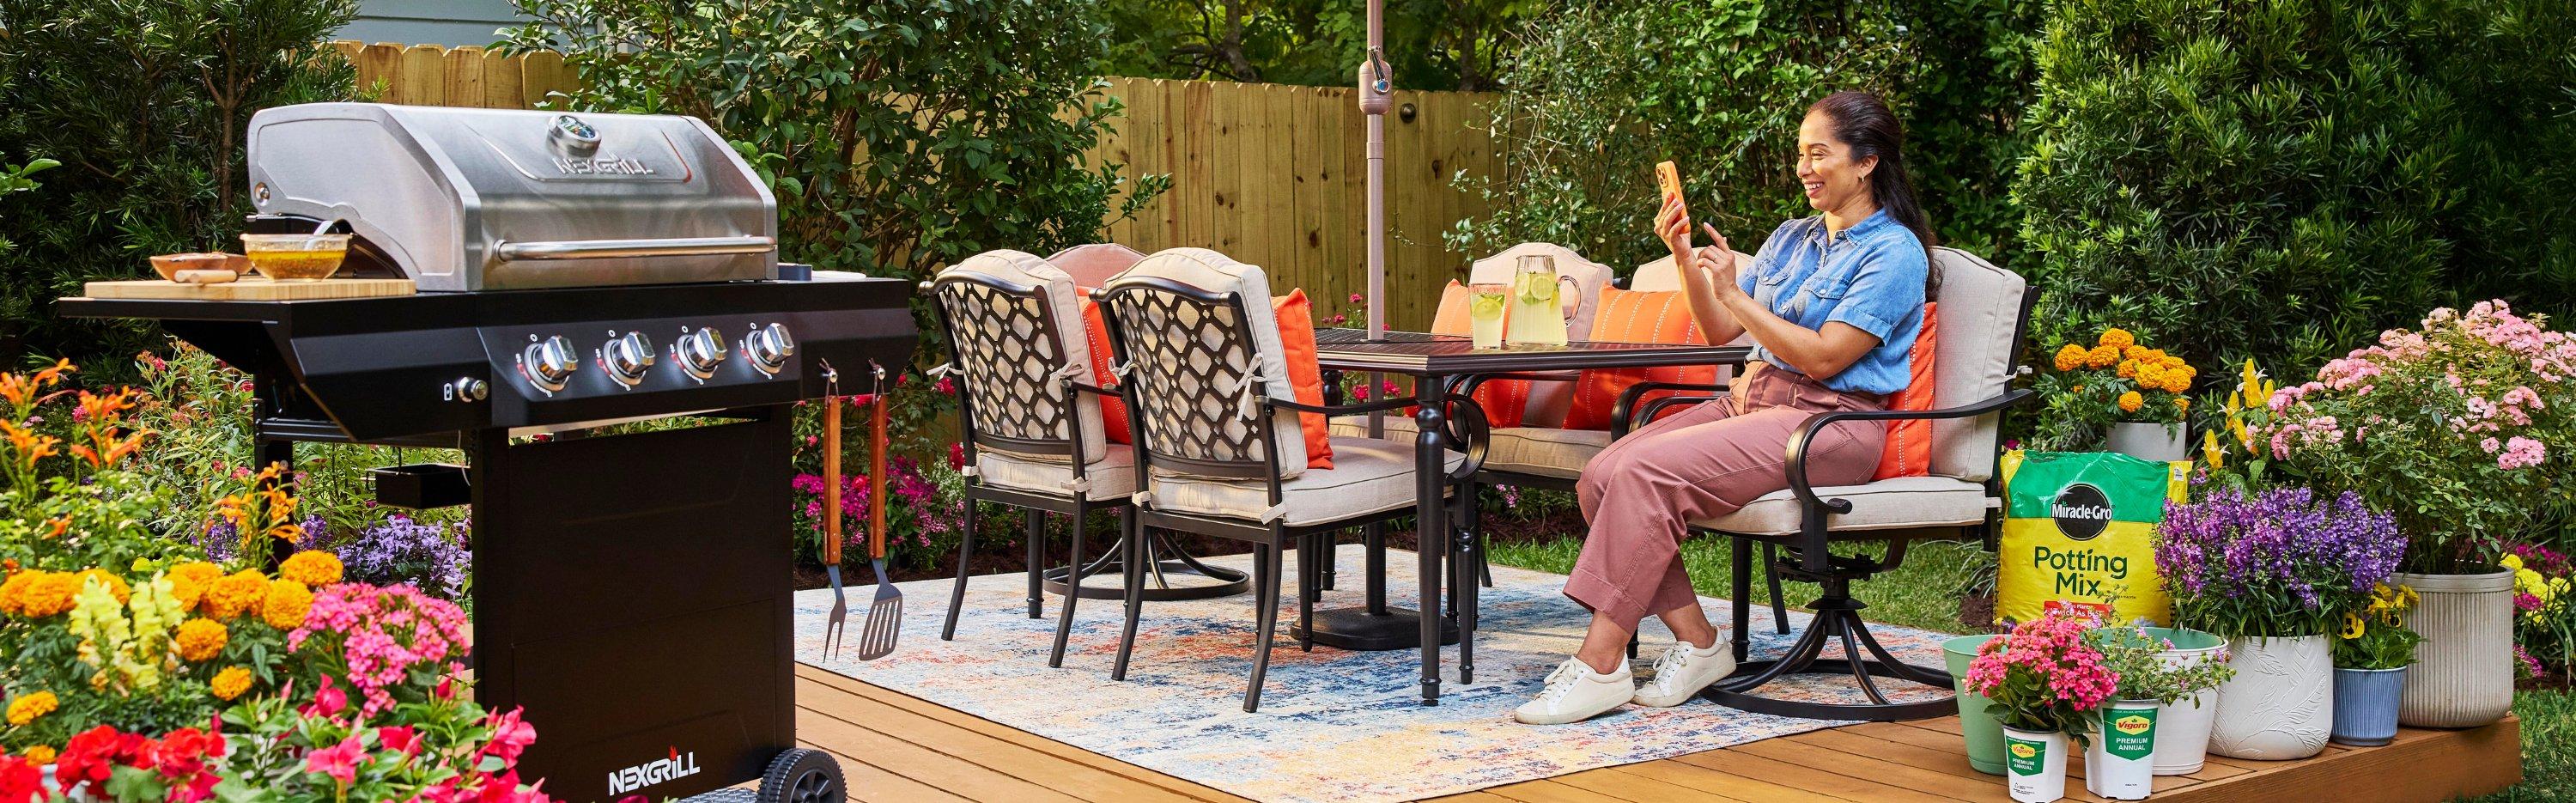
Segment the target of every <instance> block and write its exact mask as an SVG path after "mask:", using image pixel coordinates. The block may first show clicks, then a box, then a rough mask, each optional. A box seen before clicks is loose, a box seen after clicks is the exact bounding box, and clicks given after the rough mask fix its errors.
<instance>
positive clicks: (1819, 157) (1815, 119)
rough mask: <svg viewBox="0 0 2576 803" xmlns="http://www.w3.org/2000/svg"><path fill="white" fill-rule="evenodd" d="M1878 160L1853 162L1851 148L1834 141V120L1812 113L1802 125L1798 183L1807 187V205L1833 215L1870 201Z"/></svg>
mask: <svg viewBox="0 0 2576 803" xmlns="http://www.w3.org/2000/svg"><path fill="white" fill-rule="evenodd" d="M1877 166H1878V157H1876V156H1871V157H1868V158H1865V159H1857V160H1855V159H1853V158H1852V156H1851V146H1850V145H1848V144H1845V143H1844V142H1843V141H1842V140H1839V139H1835V138H1834V120H1833V118H1832V117H1828V116H1826V115H1825V113H1823V112H1808V113H1807V119H1806V121H1805V122H1802V123H1799V124H1798V181H1799V183H1800V184H1802V185H1804V186H1805V187H1806V191H1807V205H1808V206H1812V207H1815V208H1816V209H1817V210H1818V211H1823V212H1832V211H1836V210H1841V209H1848V208H1851V205H1852V202H1854V201H1864V200H1868V199H1869V197H1870V195H1869V171H1870V170H1871V169H1872V168H1875V167H1877Z"/></svg>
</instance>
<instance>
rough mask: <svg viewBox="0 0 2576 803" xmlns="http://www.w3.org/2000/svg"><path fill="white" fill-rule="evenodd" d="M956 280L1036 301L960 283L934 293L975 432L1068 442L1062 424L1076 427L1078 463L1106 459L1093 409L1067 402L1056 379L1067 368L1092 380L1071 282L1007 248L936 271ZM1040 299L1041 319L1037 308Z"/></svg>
mask: <svg viewBox="0 0 2576 803" xmlns="http://www.w3.org/2000/svg"><path fill="white" fill-rule="evenodd" d="M961 274H971V275H975V276H981V277H985V278H989V279H993V280H996V281H1000V282H1004V283H1008V284H1015V285H1021V286H1026V287H1032V288H1035V289H1036V290H1037V299H1021V298H1014V297H1011V296H1007V295H1003V294H1000V293H989V292H983V291H979V290H970V289H967V288H968V287H970V286H965V285H949V286H943V288H942V290H941V297H940V300H939V303H940V304H941V305H942V311H943V312H945V313H947V314H948V318H947V319H948V325H949V327H950V331H951V334H952V336H953V337H955V339H956V346H957V352H958V353H957V354H956V355H955V359H956V363H957V366H958V368H960V369H962V373H961V375H960V377H959V379H960V380H961V381H962V382H963V383H964V385H965V386H966V399H967V403H968V404H970V405H972V408H971V412H972V413H973V415H974V417H975V429H976V430H977V431H978V432H981V433H986V434H991V435H998V436H1002V437H1006V438H1016V439H1022V440H1060V441H1070V440H1072V438H1073V433H1072V432H1071V431H1070V429H1071V425H1070V424H1069V423H1068V422H1070V421H1079V422H1080V423H1081V430H1082V438H1081V441H1080V443H1079V444H1078V446H1079V447H1080V449H1081V453H1082V455H1083V456H1084V458H1085V459H1086V460H1096V459H1099V458H1100V456H1102V455H1104V454H1107V453H1108V445H1107V443H1108V441H1107V437H1106V434H1107V433H1106V430H1104V429H1103V427H1102V426H1101V416H1100V406H1099V405H1097V404H1076V403H1074V400H1073V399H1072V398H1071V397H1070V396H1069V395H1068V394H1067V393H1066V392H1065V391H1064V385H1063V383H1062V382H1060V381H1058V379H1057V377H1056V373H1057V372H1058V371H1060V370H1068V369H1070V368H1072V367H1078V368H1079V371H1080V373H1078V374H1074V376H1075V378H1079V379H1089V378H1090V377H1091V376H1092V366H1093V360H1092V355H1091V341H1090V339H1089V337H1087V336H1086V335H1085V334H1084V332H1083V330H1082V310H1081V307H1080V306H1079V305H1078V304H1077V303H1076V299H1077V298H1078V296H1076V295H1075V293H1074V288H1073V277H1071V276H1067V275H1065V273H1064V271H1062V270H1058V269H1056V267H1055V266H1053V265H1049V264H1047V261H1046V260H1043V259H1039V258H1037V257H1035V256H1032V255H1029V254H1025V253H1021V252H1018V251H1010V250H998V251H986V252H984V253H981V254H976V255H974V256H971V257H967V258H966V259H965V260H964V261H961V262H958V263H957V264H955V265H951V266H949V267H948V268H947V269H946V270H943V271H940V272H939V275H940V277H942V278H945V277H950V276H956V275H961ZM1041 300H1042V302H1043V304H1044V305H1045V310H1046V314H1044V315H1041V314H1040V312H1039V308H1038V303H1039V301H1041ZM1050 325H1051V326H1052V328H1051V329H1050V328H1049V326H1050ZM1068 411H1070V412H1071V413H1072V414H1073V415H1072V416H1071V417H1068V416H1067V415H1066V413H1067V412H1068ZM980 446H982V447H983V448H992V449H1000V450H1002V451H1009V452H1012V453H1013V454H1022V455H1025V456H1027V457H1031V458H1036V459H1042V460H1067V459H1069V457H1067V456H1066V455H1047V454H1032V453H1025V452H1021V451H1018V450H1014V449H1009V448H1007V447H1003V446H997V445H993V444H989V443H987V444H980Z"/></svg>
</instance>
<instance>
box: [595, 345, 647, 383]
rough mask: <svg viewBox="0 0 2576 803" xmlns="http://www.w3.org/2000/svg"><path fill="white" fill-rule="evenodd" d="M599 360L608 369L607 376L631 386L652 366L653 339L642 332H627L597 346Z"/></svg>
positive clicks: (640, 379)
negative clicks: (605, 343)
mask: <svg viewBox="0 0 2576 803" xmlns="http://www.w3.org/2000/svg"><path fill="white" fill-rule="evenodd" d="M599 361H600V364H601V365H602V366H604V367H606V368H607V369H608V378H610V379H614V380H617V383H618V384H620V385H626V386H628V387H633V386H634V385H636V384H637V383H640V382H643V381H644V374H645V373H646V372H647V371H650V370H652V368H653V341H652V339H650V338H647V337H645V336H644V333H643V332H628V333H626V334H624V335H622V336H619V337H617V338H616V339H613V340H610V341H608V344H607V345H604V346H601V347H599Z"/></svg>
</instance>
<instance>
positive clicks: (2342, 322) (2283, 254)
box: [2014, 0, 2576, 371]
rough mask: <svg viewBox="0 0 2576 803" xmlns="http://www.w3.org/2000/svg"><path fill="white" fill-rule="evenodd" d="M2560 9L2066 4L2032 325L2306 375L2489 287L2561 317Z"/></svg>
mask: <svg viewBox="0 0 2576 803" xmlns="http://www.w3.org/2000/svg"><path fill="white" fill-rule="evenodd" d="M2565 6H2566V4H2565V3H2564V2H2563V1H2561V2H2522V1H2520V0H2499V1H2497V2H2485V1H2484V0H2452V1H2451V2H2425V3H2413V4H2387V3H2351V2H2329V0H2276V1H2274V2H2261V3H2236V2H2219V0H2058V2H2055V3H2052V4H2051V6H2050V13H2049V15H2048V21H2047V26H2048V27H2047V35H2046V38H2045V40H2044V42H2043V43H2042V44H2041V45H2040V48H2039V65H2040V77H2039V83H2038V88H2037V98H2036V100H2034V101H2033V104H2032V106H2031V109H2030V113H2029V116H2028V118H2027V119H2026V121H2025V123H2024V129H2025V130H2026V131H2027V132H2029V134H2030V136H2031V137H2032V139H2033V141H2032V145H2031V155H2030V157H2029V158H2028V159H2027V160H2026V161H2025V162H2024V163H2023V164H2022V169H2021V176H2020V180H2019V182H2018V184H2017V185H2016V187H2015V191H2014V193H2015V198H2016V200H2018V201H2019V202H2020V204H2021V206H2022V207H2023V209H2024V211H2025V213H2026V215H2027V216H2026V218H2025V223H2024V225H2023V229H2022V237H2023V240H2024V243H2025V245H2026V246H2027V247H2029V248H2031V249H2032V250H2033V251H2035V252H2037V253H2038V254H2041V255H2043V259H2041V260H2040V261H2039V262H2038V263H2037V270H2036V271H2035V273H2036V278H2037V279H2038V280H2039V282H2040V286H2041V287H2043V288H2044V294H2043V297H2042V310H2041V312H2040V313H2039V314H2038V316H2037V317H2036V319H2035V320H2036V327H2037V328H2036V331H2035V334H2036V335H2037V337H2036V338H2034V339H2035V340H2039V341H2052V340H2055V339H2061V338H2063V337H2065V336H2067V335H2068V334H2070V333H2072V332H2078V331H2084V330H2091V329H2098V328H2099V327H2101V326H2103V325H2106V324H2132V325H2135V326H2137V327H2139V328H2141V329H2142V331H2143V332H2156V333H2174V334H2179V333H2188V336H2187V337H2177V338H2172V339H2173V340H2174V341H2175V344H2176V346H2177V350H2178V352H2179V353H2181V354H2183V355H2184V356H2186V357H2187V358H2189V359H2190V360H2191V361H2192V362H2193V363H2195V364H2199V365H2213V364H2233V363H2234V362H2236V361H2238V360H2241V359H2243V358H2244V357H2247V356H2253V357H2258V358H2260V359H2262V360H2263V361H2264V363H2265V364H2276V365H2289V366H2296V367H2297V368H2295V369H2294V370H2296V371H2304V370H2306V369H2307V367H2309V366H2314V365H2317V364H2318V363H2320V362H2322V361H2323V359H2324V358H2325V357H2328V356H2335V355H2340V354H2341V353H2343V352H2344V351H2346V350H2348V349H2351V348H2353V347H2355V346H2360V345H2364V344H2366V343H2368V342H2370V341H2372V340H2373V339H2375V337H2376V335H2377V333H2378V332H2379V331H2381V330H2382V329H2384V328H2386V327H2389V326H2392V325H2397V324H2401V323H2405V322H2409V321H2412V320H2414V319H2415V318H2416V317H2418V316H2420V315H2421V314H2422V311H2423V310H2425V309H2428V308H2432V307H2435V306H2442V305H2445V304H2460V303H2462V302H2464V301H2467V300H2475V299H2478V298H2485V297H2488V295H2487V294H2489V293H2493V294H2495V295H2501V296H2504V297H2507V298H2511V299H2514V300H2517V301H2519V302H2522V306H2525V307H2535V308H2538V309H2545V310H2556V309H2564V308H2565V307H2566V302H2567V299H2568V295H2567V288H2568V287H2570V286H2576V285H2571V283H2570V281H2569V279H2570V277H2571V276H2576V270H2572V269H2571V266H2572V265H2576V262H2571V260H2576V247H2572V246H2576V233H2571V232H2570V231H2569V229H2568V224H2569V223H2571V222H2576V221H2571V220H2570V215H2571V213H2570V212H2569V211H2568V210H2567V204H2566V203H2565V202H2564V199H2565V197H2566V193H2568V192H2570V191H2576V186H2571V183H2570V182H2571V181H2576V170H2571V168H2570V167H2569V166H2568V165H2567V164H2566V160H2565V159H2564V158H2563V157H2562V156H2561V155H2560V153H2559V152H2560V151H2562V150H2563V149H2564V147H2565V143H2566V142H2567V141H2568V137H2569V135H2570V134H2576V118H2572V117H2571V114H2570V112H2571V110H2576V98H2571V97H2569V96H2568V94H2567V87H2568V86H2569V85H2570V82H2569V81H2567V80H2565V78H2566V77H2567V76H2569V75H2570V74H2571V71H2576V64H2570V63H2569V56H2570V54H2571V53H2576V50H2570V46H2569V45H2568V44H2567V37H2566V36H2565V31H2564V30H2563V29H2559V30H2548V29H2545V26H2544V24H2542V23H2540V22H2539V20H2540V19H2544V18H2546V16H2547V15H2544V14H2539V13H2537V10H2538V9H2542V8H2549V7H2556V8H2559V9H2562V12H2561V17H2562V19H2561V21H2562V22H2563V9H2564V8H2565ZM2543 134H2547V135H2548V136H2542V135H2543Z"/></svg>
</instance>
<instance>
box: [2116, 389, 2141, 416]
mask: <svg viewBox="0 0 2576 803" xmlns="http://www.w3.org/2000/svg"><path fill="white" fill-rule="evenodd" d="M2146 403H2147V397H2145V396H2140V395H2138V392H2137V391H2134V390H2132V391H2129V392H2127V393H2122V394H2120V412H2123V413H2134V412H2137V411H2138V408H2139V407H2142V406H2145V405H2146Z"/></svg>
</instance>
